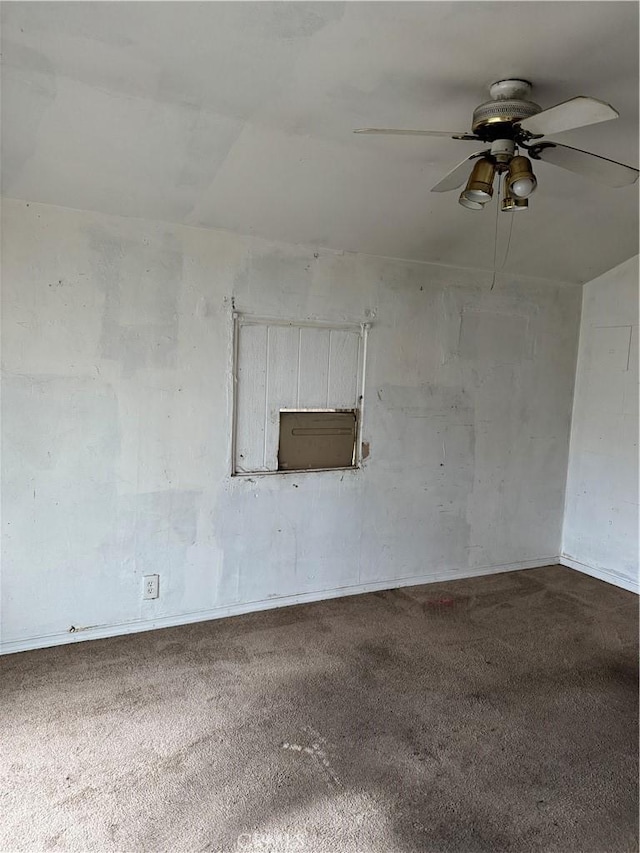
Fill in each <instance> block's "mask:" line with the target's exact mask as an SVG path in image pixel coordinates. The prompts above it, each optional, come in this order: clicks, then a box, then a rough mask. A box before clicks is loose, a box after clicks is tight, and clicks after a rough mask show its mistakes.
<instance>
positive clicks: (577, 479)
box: [562, 256, 639, 591]
mask: <svg viewBox="0 0 640 853" xmlns="http://www.w3.org/2000/svg"><path fill="white" fill-rule="evenodd" d="M562 551H563V558H565V559H564V561H565V562H567V564H568V565H571V566H573V567H574V568H577V569H582V570H583V571H587V572H588V573H590V574H595V575H597V576H599V577H602V578H604V579H605V580H610V581H612V582H613V583H617V584H619V585H620V586H624V587H626V588H627V589H633V590H635V591H639V590H638V256H636V257H635V258H631V259H630V260H628V261H625V263H623V264H620V266H618V267H616V268H615V269H613V270H610V271H609V272H607V273H605V274H604V275H602V276H600V277H599V278H597V279H594V280H593V281H591V282H589V283H588V284H586V285H585V286H584V295H583V304H582V321H581V326H580V346H579V351H578V367H577V374H576V389H575V397H574V409H573V422H572V428H571V450H570V455H569V474H568V480H567V499H566V513H565V521H564V533H563V545H562Z"/></svg>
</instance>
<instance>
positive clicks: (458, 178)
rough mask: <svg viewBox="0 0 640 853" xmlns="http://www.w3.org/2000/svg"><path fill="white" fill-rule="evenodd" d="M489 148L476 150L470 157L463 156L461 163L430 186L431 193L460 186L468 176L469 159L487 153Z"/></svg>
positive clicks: (443, 191) (445, 191)
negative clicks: (433, 185)
mask: <svg viewBox="0 0 640 853" xmlns="http://www.w3.org/2000/svg"><path fill="white" fill-rule="evenodd" d="M488 153H489V149H487V150H486V151H476V153H475V154H472V155H471V156H470V157H465V159H464V160H463V161H462V163H458V165H457V166H456V167H455V169H452V170H451V171H450V172H449V174H448V175H445V176H444V178H443V179H442V180H441V181H439V182H438V183H437V184H436V185H435V187H431V192H432V193H447V192H449V190H456V189H458V187H461V186H462V184H464V183H465V182H466V180H467V178H468V177H469V174H470V172H469V161H470V160H475V158H476V157H482V156H483V155H484V154H488Z"/></svg>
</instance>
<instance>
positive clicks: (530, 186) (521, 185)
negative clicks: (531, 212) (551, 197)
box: [510, 178, 535, 198]
mask: <svg viewBox="0 0 640 853" xmlns="http://www.w3.org/2000/svg"><path fill="white" fill-rule="evenodd" d="M534 189H535V182H534V181H533V180H532V179H531V178H518V179H517V180H516V181H514V182H513V183H512V184H511V187H510V190H511V195H515V196H517V197H518V198H526V197H527V196H529V195H531V193H532V192H533V190H534Z"/></svg>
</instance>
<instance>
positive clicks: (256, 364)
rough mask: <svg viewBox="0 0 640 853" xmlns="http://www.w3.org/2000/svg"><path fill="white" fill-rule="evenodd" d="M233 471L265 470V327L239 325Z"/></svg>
mask: <svg viewBox="0 0 640 853" xmlns="http://www.w3.org/2000/svg"><path fill="white" fill-rule="evenodd" d="M237 373H238V387H237V395H238V396H237V409H236V412H237V421H236V458H235V468H236V471H264V470H265V466H264V425H265V408H266V407H265V399H266V398H265V394H266V379H267V327H266V326H240V329H239V336H238V371H237Z"/></svg>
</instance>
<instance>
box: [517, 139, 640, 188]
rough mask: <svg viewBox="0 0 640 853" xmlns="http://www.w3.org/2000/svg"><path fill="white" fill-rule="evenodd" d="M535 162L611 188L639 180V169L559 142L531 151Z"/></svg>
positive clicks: (536, 147)
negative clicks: (540, 161) (559, 168)
mask: <svg viewBox="0 0 640 853" xmlns="http://www.w3.org/2000/svg"><path fill="white" fill-rule="evenodd" d="M530 154H531V157H532V158H533V159H534V160H543V161H544V162H545V163H552V164H553V165H554V166H560V167H561V168H563V169H567V170H568V171H569V172H575V173H576V174H577V175H584V176H585V177H587V178H593V180H594V181H600V183H603V184H606V185H607V186H610V187H626V186H628V185H630V184H634V183H635V182H636V181H637V180H638V174H639V172H638V169H634V168H633V167H632V166H625V165H624V163H618V162H617V161H616V160H608V159H607V158H606V157H600V156H599V155H598V154H591V153H589V152H588V151H581V150H580V149H579V148H570V147H569V146H568V145H560V144H558V143H557V142H543V143H542V144H541V145H539V146H533V147H532V148H531V149H530Z"/></svg>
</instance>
